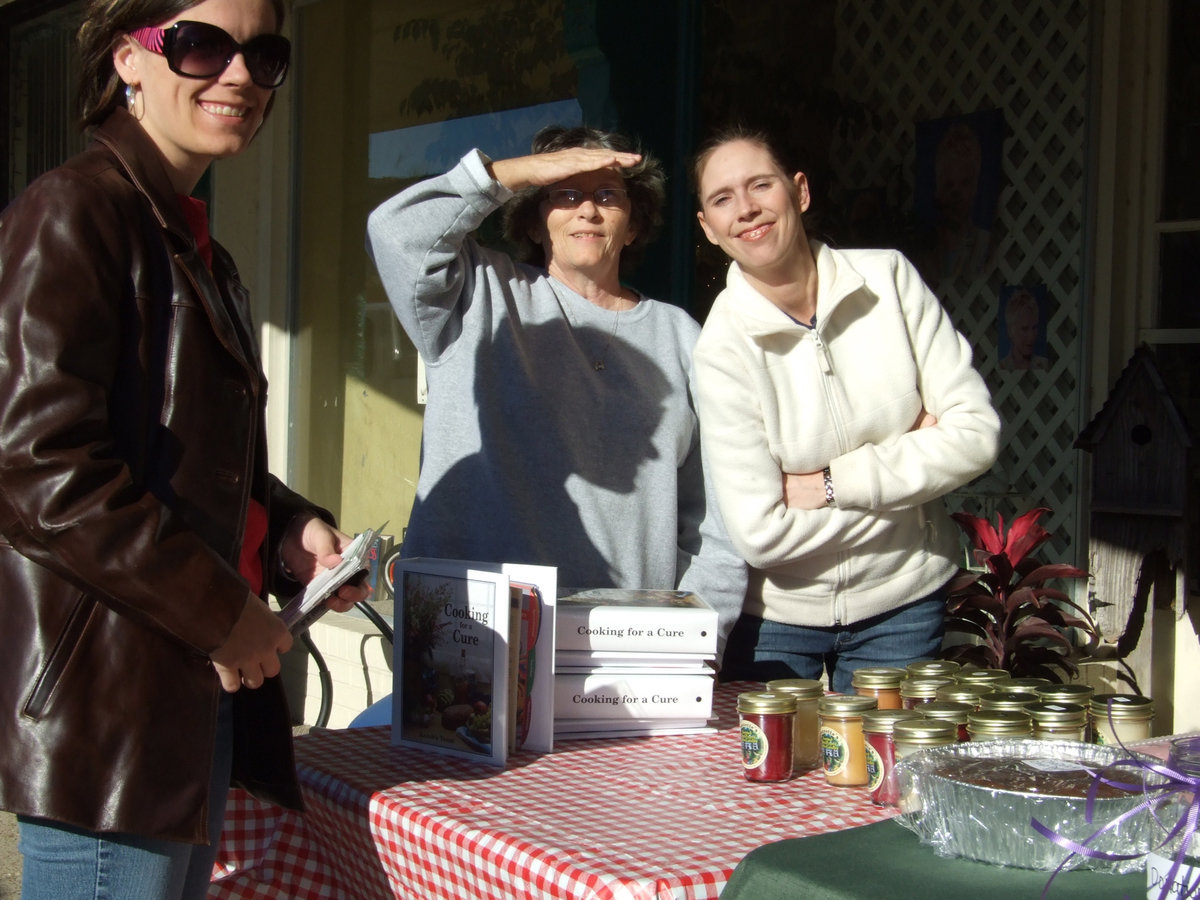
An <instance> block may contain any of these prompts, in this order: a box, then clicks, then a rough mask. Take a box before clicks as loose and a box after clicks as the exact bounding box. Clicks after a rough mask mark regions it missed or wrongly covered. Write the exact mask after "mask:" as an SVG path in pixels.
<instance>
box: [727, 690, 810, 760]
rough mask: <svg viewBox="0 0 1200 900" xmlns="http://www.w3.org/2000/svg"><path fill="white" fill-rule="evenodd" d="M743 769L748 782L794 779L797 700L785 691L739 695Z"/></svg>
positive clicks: (750, 692)
mask: <svg viewBox="0 0 1200 900" xmlns="http://www.w3.org/2000/svg"><path fill="white" fill-rule="evenodd" d="M737 708H738V716H739V719H740V721H741V729H740V730H741V736H742V768H743V770H744V771H745V773H746V780H747V781H760V782H773V781H787V780H788V779H789V778H791V777H792V735H793V734H794V732H795V721H796V698H795V697H794V696H793V695H791V694H785V693H783V692H782V691H747V692H746V693H743V694H738V699H737Z"/></svg>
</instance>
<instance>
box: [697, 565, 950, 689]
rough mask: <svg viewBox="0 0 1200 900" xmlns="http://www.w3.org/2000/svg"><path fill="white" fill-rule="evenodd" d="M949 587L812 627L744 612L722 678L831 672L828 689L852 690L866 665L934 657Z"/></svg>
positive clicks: (727, 651)
mask: <svg viewBox="0 0 1200 900" xmlns="http://www.w3.org/2000/svg"><path fill="white" fill-rule="evenodd" d="M945 617H946V588H945V587H942V588H939V589H938V590H936V591H934V592H933V593H932V594H930V595H929V596H928V597H924V598H922V599H921V600H917V601H915V602H913V603H909V604H908V605H907V606H902V607H900V608H899V609H897V610H893V611H892V612H889V613H883V614H881V615H878V616H875V617H873V618H870V619H864V620H862V621H861V622H855V623H854V624H852V625H834V626H832V627H830V628H810V627H807V626H804V625H786V624H784V623H783V622H772V621H770V620H769V619H760V618H758V617H757V616H747V615H744V614H743V615H742V616H741V618H739V619H738V621H737V624H736V625H734V627H733V632H732V633H731V634H730V635H729V643H728V645H727V646H726V647H725V656H724V660H723V662H722V664H721V680H723V681H771V680H772V679H775V678H814V679H819V678H820V677H821V675H822V673H824V672H825V671H826V670H828V672H829V685H830V688H831V689H832V690H834V691H836V692H838V693H840V694H849V693H853V690H854V689H853V687H852V686H851V684H850V678H851V676H852V675H853V673H854V670H855V669H860V668H863V667H864V666H897V667H900V668H903V667H904V666H906V665H908V663H910V662H914V661H915V660H918V659H933V658H935V657H936V656H937V655H938V651H939V650H941V647H942V634H943V633H944V623H945Z"/></svg>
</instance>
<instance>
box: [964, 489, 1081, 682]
mask: <svg viewBox="0 0 1200 900" xmlns="http://www.w3.org/2000/svg"><path fill="white" fill-rule="evenodd" d="M1046 512H1049V510H1047V509H1045V508H1044V507H1039V508H1037V509H1031V510H1030V511H1029V512H1027V513H1025V514H1023V515H1021V516H1018V517H1017V518H1016V519H1014V520H1013V521H1012V523H1011V525H1010V526H1009V528H1008V530H1007V532H1006V531H1005V529H1004V518H1003V517H1002V516H997V517H996V522H997V527H995V528H993V527H992V524H991V523H990V522H988V521H987V520H986V519H982V518H980V517H978V516H972V515H968V514H967V513H954V514H953V518H954V520H955V521H956V522H958V524H959V526H960V527H961V528H962V529H963V531H964V532H965V533H966V535H967V537H968V538H969V539H970V542H971V545H972V552H973V556H974V558H975V561H976V563H978V564H979V566H981V567H982V568H981V570H966V571H963V572H962V573H961V574H960V575H959V576H958V577H956V578H955V579H954V580H953V581H951V582H950V586H949V594H948V597H947V600H946V631H947V633H955V632H957V633H960V634H964V635H966V636H967V638H968V640H967V642H965V643H960V644H954V645H952V646H948V647H946V648H945V650H944V651H943V652H942V655H943V656H944V657H945V658H947V659H953V660H955V661H957V662H960V663H963V664H968V665H976V666H980V667H982V668H992V669H1004V670H1006V671H1008V672H1009V673H1010V674H1012V675H1013V677H1041V678H1049V679H1050V680H1051V681H1055V682H1061V681H1063V680H1064V677H1063V676H1068V677H1074V676H1075V675H1077V674H1078V673H1079V660H1080V658H1081V657H1082V656H1083V655H1084V651H1085V650H1088V649H1092V648H1095V647H1096V646H1097V645H1098V644H1099V643H1100V631H1099V628H1098V627H1097V625H1096V623H1095V621H1094V620H1093V619H1092V617H1091V615H1089V614H1088V612H1087V610H1086V609H1084V608H1083V607H1081V606H1080V605H1079V604H1077V603H1075V602H1074V601H1073V600H1072V599H1071V598H1070V596H1069V595H1068V594H1066V593H1065V592H1063V591H1061V590H1058V589H1056V588H1052V587H1048V586H1047V582H1049V581H1053V580H1055V579H1060V578H1061V579H1077V578H1086V577H1087V574H1088V573H1087V572H1086V571H1085V570H1083V569H1079V568H1076V567H1075V566H1069V565H1064V564H1055V563H1051V564H1046V563H1042V562H1040V561H1039V560H1037V559H1036V558H1034V557H1033V556H1032V553H1033V551H1034V550H1036V549H1037V548H1038V547H1040V546H1041V545H1042V544H1043V543H1045V542H1046V540H1048V539H1049V537H1050V533H1049V532H1048V531H1046V529H1044V528H1042V526H1041V525H1039V524H1038V519H1039V518H1041V516H1042V515H1043V514H1044V513H1046ZM1071 629H1078V630H1079V631H1080V632H1082V634H1083V636H1084V638H1085V644H1084V645H1083V646H1080V645H1078V644H1077V643H1076V642H1075V641H1074V640H1072V635H1071V633H1070V631H1071Z"/></svg>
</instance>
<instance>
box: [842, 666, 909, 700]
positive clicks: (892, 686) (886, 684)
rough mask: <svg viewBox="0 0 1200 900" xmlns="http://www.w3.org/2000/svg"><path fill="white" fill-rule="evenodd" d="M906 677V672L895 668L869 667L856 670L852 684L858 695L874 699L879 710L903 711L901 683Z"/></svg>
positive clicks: (852, 677)
mask: <svg viewBox="0 0 1200 900" xmlns="http://www.w3.org/2000/svg"><path fill="white" fill-rule="evenodd" d="M905 677H906V675H905V671H904V670H903V669H898V668H895V667H894V666H867V667H865V668H862V669H855V670H854V673H853V674H852V675H851V676H850V684H851V685H852V686H853V688H854V692H855V693H856V694H858V695H860V696H862V697H874V698H875V703H876V706H877V708H879V709H901V708H902V707H903V704H902V703H901V702H900V682H902V681H903V680H904V679H905Z"/></svg>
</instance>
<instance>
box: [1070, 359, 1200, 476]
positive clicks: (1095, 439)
mask: <svg viewBox="0 0 1200 900" xmlns="http://www.w3.org/2000/svg"><path fill="white" fill-rule="evenodd" d="M1139 378H1145V379H1146V380H1147V381H1148V382H1149V383H1150V386H1151V390H1152V391H1153V393H1154V395H1155V396H1156V397H1157V398H1158V399H1159V401H1160V402H1161V403H1162V411H1163V415H1164V417H1165V418H1166V420H1167V422H1168V423H1169V424H1170V426H1171V427H1172V428H1173V429H1174V431H1175V433H1176V436H1177V437H1178V439H1179V443H1180V446H1182V447H1185V448H1190V447H1192V446H1193V445H1194V443H1195V441H1194V439H1193V438H1192V432H1191V429H1190V428H1188V423H1187V419H1186V418H1185V417H1184V415H1183V412H1182V411H1181V410H1180V409H1179V407H1178V406H1177V405H1176V404H1175V400H1174V399H1173V398H1172V397H1171V392H1170V390H1169V389H1168V388H1167V385H1166V383H1165V382H1164V381H1163V378H1162V373H1160V372H1159V370H1158V364H1157V363H1156V362H1155V357H1154V351H1153V350H1151V349H1150V348H1149V347H1147V346H1146V345H1144V344H1143V345H1142V346H1140V347H1138V348H1137V349H1136V350H1134V351H1133V356H1131V357H1130V359H1129V362H1128V363H1126V364H1125V368H1124V369H1122V370H1121V374H1120V376H1119V377H1118V378H1117V382H1116V384H1114V385H1113V387H1112V390H1111V391H1109V392H1108V398H1107V399H1106V400H1105V401H1104V405H1103V406H1102V407H1100V411H1099V412H1097V413H1096V415H1095V416H1094V417H1093V418H1092V421H1090V422H1088V424H1087V425H1086V426H1084V428H1083V431H1081V432H1080V433H1079V437H1077V438H1076V439H1075V446H1076V447H1077V448H1079V449H1081V450H1087V451H1089V452H1090V451H1092V450H1093V449H1095V447H1096V446H1097V445H1098V444H1099V443H1100V441H1101V440H1102V439H1103V438H1104V436H1105V434H1107V432H1108V429H1109V428H1110V427H1111V426H1112V424H1113V422H1114V420H1115V419H1116V417H1117V413H1118V412H1119V411H1120V409H1121V406H1122V404H1123V402H1124V401H1125V400H1126V399H1128V397H1129V396H1130V394H1131V393H1132V392H1133V389H1134V385H1135V384H1136V383H1137V381H1138V379H1139Z"/></svg>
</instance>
